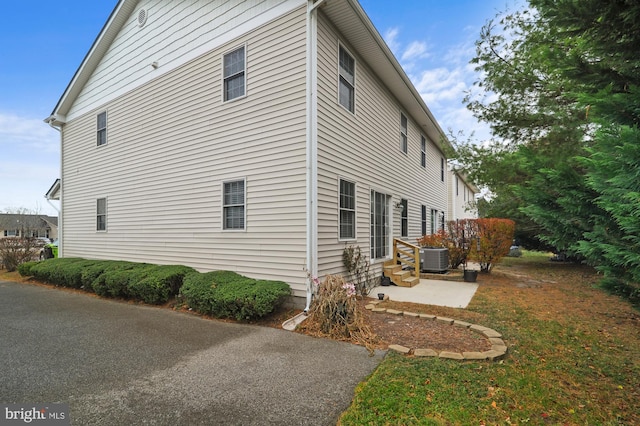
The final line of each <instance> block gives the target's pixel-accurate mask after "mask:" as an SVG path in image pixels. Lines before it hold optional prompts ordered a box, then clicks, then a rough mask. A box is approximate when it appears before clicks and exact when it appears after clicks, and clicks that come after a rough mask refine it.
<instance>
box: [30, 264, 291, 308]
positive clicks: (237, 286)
mask: <svg viewBox="0 0 640 426" xmlns="http://www.w3.org/2000/svg"><path fill="white" fill-rule="evenodd" d="M20 274H21V275H24V276H33V277H34V278H35V279H37V280H40V281H44V282H48V283H51V284H55V285H59V286H64V287H73V288H83V289H85V290H86V291H93V292H95V293H96V294H98V295H100V296H106V297H123V298H133V299H137V300H142V301H144V302H145V303H150V304H160V303H166V302H167V301H168V300H169V299H170V298H171V297H172V296H175V295H177V294H178V293H179V292H180V290H181V288H182V287H183V281H184V282H187V281H188V282H189V283H190V285H189V286H188V288H187V289H186V290H184V291H183V296H184V297H185V299H186V300H187V302H188V303H189V306H191V307H192V308H194V309H195V310H196V311H198V312H201V313H204V314H209V315H214V316H217V317H229V318H236V319H250V318H258V317H261V316H264V315H266V314H268V313H269V312H271V311H273V310H274V309H275V308H276V307H277V306H278V305H279V304H280V303H281V302H282V301H283V300H284V298H285V297H286V296H288V295H289V294H290V292H291V290H290V289H289V286H288V285H287V284H286V283H284V282H280V281H264V280H262V281H259V280H254V279H251V278H247V277H244V276H242V275H239V274H237V273H235V272H231V271H216V272H209V273H207V274H201V273H199V272H196V271H195V269H193V268H190V267H187V266H181V265H152V264H148V263H135V262H125V261H114V260H87V259H80V258H54V259H47V260H44V261H41V262H29V263H25V264H23V265H22V266H21V267H20ZM187 278H188V279H187Z"/></svg>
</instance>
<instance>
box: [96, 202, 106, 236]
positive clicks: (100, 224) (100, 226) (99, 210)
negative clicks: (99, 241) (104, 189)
mask: <svg viewBox="0 0 640 426" xmlns="http://www.w3.org/2000/svg"><path fill="white" fill-rule="evenodd" d="M106 230H107V199H106V198H98V200H97V202H96V231H106Z"/></svg>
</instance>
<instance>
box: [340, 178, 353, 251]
mask: <svg viewBox="0 0 640 426" xmlns="http://www.w3.org/2000/svg"><path fill="white" fill-rule="evenodd" d="M355 237H356V184H355V183H353V182H349V181H347V180H344V179H340V239H341V240H352V239H354V238H355Z"/></svg>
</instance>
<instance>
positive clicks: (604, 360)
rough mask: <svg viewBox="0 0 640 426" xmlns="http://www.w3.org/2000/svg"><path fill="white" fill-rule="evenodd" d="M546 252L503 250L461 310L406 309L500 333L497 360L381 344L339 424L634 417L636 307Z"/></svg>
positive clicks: (639, 405) (637, 393)
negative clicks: (403, 351) (501, 354)
mask: <svg viewBox="0 0 640 426" xmlns="http://www.w3.org/2000/svg"><path fill="white" fill-rule="evenodd" d="M548 258H549V256H548V255H546V254H535V253H526V255H525V256H523V257H522V258H506V259H504V260H503V262H502V263H501V264H500V265H498V266H497V267H496V269H495V270H494V271H493V272H492V273H491V274H489V275H480V276H479V277H478V284H479V289H478V292H477V293H476V296H475V297H474V298H473V300H472V302H471V304H470V305H469V307H468V308H467V309H449V308H441V307H433V306H425V305H415V307H414V308H413V310H415V311H418V312H421V311H423V312H425V313H435V314H440V315H443V314H446V315H447V316H450V317H452V318H456V319H462V320H465V319H468V320H472V322H475V323H478V324H481V325H485V326H487V327H491V328H493V329H495V330H497V331H499V332H501V333H502V334H503V336H504V339H505V341H506V342H507V345H508V346H509V353H508V355H507V357H506V358H505V359H504V360H502V361H500V362H495V363H493V362H459V361H453V360H441V359H433V358H420V359H418V358H412V357H407V356H403V355H398V354H395V353H389V355H387V357H386V358H385V360H384V361H383V362H382V364H381V365H380V366H379V368H378V369H377V370H376V371H375V372H374V373H373V374H372V375H371V377H369V378H368V380H366V381H365V382H363V383H361V384H360V385H359V386H358V388H357V389H356V394H355V398H354V400H353V403H352V405H351V407H350V408H349V409H348V410H347V411H346V412H344V413H343V415H342V417H341V419H340V422H339V424H341V425H458V424H460V425H509V424H518V425H520V424H533V425H538V424H549V425H637V424H640V312H638V310H637V309H634V308H633V307H632V306H631V305H630V304H629V303H627V302H625V301H624V300H622V299H620V298H618V297H617V296H613V295H609V294H607V293H606V292H604V291H603V290H601V289H599V288H597V281H598V276H597V275H596V274H595V273H594V272H593V270H591V269H590V268H587V267H585V266H581V265H573V264H564V263H555V262H550V261H549V260H548Z"/></svg>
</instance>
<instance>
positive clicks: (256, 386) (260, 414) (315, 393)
mask: <svg viewBox="0 0 640 426" xmlns="http://www.w3.org/2000/svg"><path fill="white" fill-rule="evenodd" d="M0 342H1V343H0V359H1V360H2V363H0V377H2V386H0V402H3V403H29V402H30V403H54V402H60V403H68V404H70V406H71V421H72V424H74V425H124V424H131V425H135V424H142V423H144V424H156V425H217V424H224V425H265V424H273V425H335V424H336V421H337V419H338V416H339V415H340V413H341V412H342V411H344V410H345V409H346V408H347V407H348V406H349V405H350V403H351V399H352V397H353V391H354V388H355V386H356V385H357V384H358V383H359V382H360V381H362V380H363V379H364V378H365V377H366V376H367V375H369V374H370V373H371V372H372V371H373V370H374V369H375V368H376V367H377V365H378V364H379V362H380V361H381V359H382V357H383V356H384V353H383V352H376V355H375V356H373V357H370V356H369V355H368V353H367V350H366V349H365V348H363V347H360V346H356V345H352V344H348V343H342V342H335V341H331V340H326V339H317V338H313V337H309V336H304V335H300V334H297V333H291V332H288V331H283V330H276V329H271V328H267V327H258V326H251V325H242V324H229V323H223V322H217V321H211V320H204V319H201V318H199V317H196V316H192V315H188V314H183V313H178V312H174V311H170V310H166V309H158V308H153V307H148V306H141V305H133V304H127V303H122V302H116V301H112V300H106V299H100V298H96V297H92V296H90V295H85V294H76V293H70V292H66V291H60V290H55V289H51V288H46V287H39V286H34V285H28V284H18V283H13V282H4V281H1V282H0Z"/></svg>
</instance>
